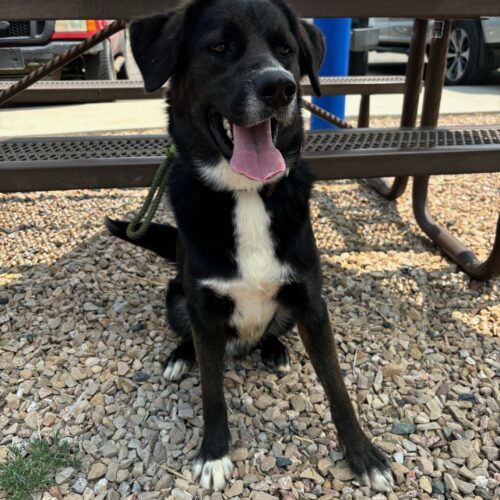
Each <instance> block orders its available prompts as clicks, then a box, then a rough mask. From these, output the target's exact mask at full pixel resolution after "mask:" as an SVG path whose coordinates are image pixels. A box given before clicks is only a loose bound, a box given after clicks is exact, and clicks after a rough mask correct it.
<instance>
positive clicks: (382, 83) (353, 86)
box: [302, 76, 405, 95]
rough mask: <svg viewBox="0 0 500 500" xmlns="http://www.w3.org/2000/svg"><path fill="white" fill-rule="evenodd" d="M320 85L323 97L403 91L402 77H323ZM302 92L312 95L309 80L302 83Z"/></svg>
mask: <svg viewBox="0 0 500 500" xmlns="http://www.w3.org/2000/svg"><path fill="white" fill-rule="evenodd" d="M320 83H321V93H322V94H323V95H362V94H367V95H377V94H402V93H403V92H404V91H405V78H404V77H403V76H323V77H321V78H320ZM302 92H303V93H304V94H306V95H312V94H313V91H312V87H311V84H310V82H309V79H304V81H303V82H302Z"/></svg>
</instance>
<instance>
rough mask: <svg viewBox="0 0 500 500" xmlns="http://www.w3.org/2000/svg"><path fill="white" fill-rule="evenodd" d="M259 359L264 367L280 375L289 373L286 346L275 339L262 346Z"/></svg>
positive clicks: (288, 358)
mask: <svg viewBox="0 0 500 500" xmlns="http://www.w3.org/2000/svg"><path fill="white" fill-rule="evenodd" d="M261 358H262V362H263V363H264V365H265V366H266V367H267V368H268V369H269V370H271V371H273V372H275V373H278V374H280V375H282V374H285V373H288V372H289V371H290V357H289V355H288V349H287V348H286V346H285V345H284V344H283V343H282V342H280V341H279V340H277V339H275V340H274V342H272V344H271V343H269V344H265V345H262V347H261Z"/></svg>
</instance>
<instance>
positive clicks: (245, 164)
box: [229, 120, 286, 181]
mask: <svg viewBox="0 0 500 500" xmlns="http://www.w3.org/2000/svg"><path fill="white" fill-rule="evenodd" d="M233 138H234V139H233V140H234V149H233V157H232V158H231V162H230V163H229V165H230V167H231V168H232V169H233V170H234V171H235V172H237V173H238V174H241V175H244V176H245V177H248V178H249V179H252V180H254V181H266V180H268V179H271V178H272V177H274V176H275V175H277V174H279V173H280V172H284V171H285V170H286V165H285V160H284V159H283V155H282V154H281V153H280V152H279V151H278V149H276V147H275V146H274V144H273V138H272V133H271V120H267V121H265V122H263V123H261V124H260V125H255V127H238V126H237V125H233Z"/></svg>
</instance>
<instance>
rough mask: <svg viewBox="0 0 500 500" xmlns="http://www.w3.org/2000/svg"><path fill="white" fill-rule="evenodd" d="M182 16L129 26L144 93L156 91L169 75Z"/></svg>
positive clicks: (159, 17) (144, 20) (176, 53)
mask: <svg viewBox="0 0 500 500" xmlns="http://www.w3.org/2000/svg"><path fill="white" fill-rule="evenodd" d="M184 17H185V15H184V12H183V11H180V10H175V11H172V12H170V13H168V14H164V15H156V16H151V17H145V18H142V19H138V20H136V21H134V22H133V23H132V24H131V25H130V45H131V47H132V53H133V54H134V58H135V61H136V62H137V66H139V69H140V70H141V73H142V77H143V78H144V86H145V88H146V91H147V92H154V91H155V90H158V89H159V88H160V87H161V86H162V85H163V84H164V83H165V82H166V81H167V80H168V79H169V77H170V75H172V73H173V71H174V68H175V66H176V64H177V61H178V56H179V50H180V46H181V44H182V39H183V31H184Z"/></svg>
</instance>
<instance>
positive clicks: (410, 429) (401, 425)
mask: <svg viewBox="0 0 500 500" xmlns="http://www.w3.org/2000/svg"><path fill="white" fill-rule="evenodd" d="M416 430H417V428H416V427H415V425H414V424H409V423H406V422H394V423H393V424H392V428H391V434H396V435H397V436H404V435H407V434H413V433H414V432H415V431H416Z"/></svg>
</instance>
